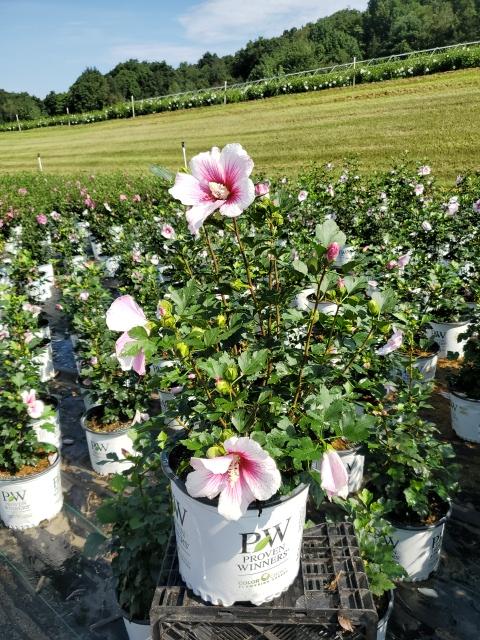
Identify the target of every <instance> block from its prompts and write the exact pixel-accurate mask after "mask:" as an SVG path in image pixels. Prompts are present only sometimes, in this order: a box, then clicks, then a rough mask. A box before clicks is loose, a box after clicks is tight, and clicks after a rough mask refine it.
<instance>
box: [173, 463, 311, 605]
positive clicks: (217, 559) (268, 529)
mask: <svg viewBox="0 0 480 640" xmlns="http://www.w3.org/2000/svg"><path fill="white" fill-rule="evenodd" d="M162 463H163V469H164V472H165V473H166V475H167V476H168V477H169V478H170V480H171V489H172V497H173V506H174V522H175V535H176V539H177V552H178V563H179V571H180V575H181V577H182V580H183V581H184V582H185V584H186V585H187V586H188V587H189V588H190V589H192V590H193V592H194V593H195V594H196V595H198V596H200V597H201V598H202V600H204V601H205V602H211V603H212V604H215V605H223V606H231V605H233V604H234V603H235V602H251V603H253V604H255V605H259V604H262V603H263V602H269V601H270V600H273V599H274V598H276V597H278V596H279V595H280V594H281V593H283V592H284V591H286V590H287V589H288V588H289V587H290V585H291V584H292V583H293V581H294V580H295V578H296V577H297V574H298V569H299V564H300V550H301V544H302V536H303V526H304V524H305V510H306V502H307V496H308V486H305V485H302V486H300V487H298V488H297V489H296V490H295V491H294V492H293V493H291V494H290V496H285V497H282V498H278V499H276V500H273V501H270V502H266V503H264V506H263V507H262V508H261V509H259V508H257V507H255V506H254V504H251V505H250V508H249V509H248V510H247V513H246V514H245V515H244V516H242V517H241V518H240V519H239V520H236V521H231V520H226V519H225V518H224V517H223V516H221V515H220V514H219V513H218V510H217V506H216V505H215V504H214V503H213V502H212V501H207V500H198V499H195V498H192V497H191V496H189V495H188V494H187V492H186V489H185V485H184V483H183V482H182V481H181V480H180V479H179V478H178V477H177V476H176V475H175V474H174V473H173V471H172V469H171V467H170V465H169V463H168V456H167V454H165V455H163V456H162Z"/></svg>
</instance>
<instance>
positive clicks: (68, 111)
mask: <svg viewBox="0 0 480 640" xmlns="http://www.w3.org/2000/svg"><path fill="white" fill-rule="evenodd" d="M67 116H68V126H70V110H69V108H68V107H67Z"/></svg>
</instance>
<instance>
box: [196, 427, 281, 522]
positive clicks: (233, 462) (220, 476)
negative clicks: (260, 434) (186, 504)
mask: <svg viewBox="0 0 480 640" xmlns="http://www.w3.org/2000/svg"><path fill="white" fill-rule="evenodd" d="M223 447H224V449H225V451H226V455H224V456H219V457H217V458H191V460H190V464H191V465H192V467H193V468H194V471H192V472H191V473H189V474H188V476H187V480H186V487H187V491H188V493H189V494H190V495H191V496H192V497H193V498H209V499H210V500H212V499H213V498H215V497H216V496H218V495H219V494H220V498H219V501H218V512H219V513H220V514H221V515H222V516H223V517H224V518H226V519H227V520H238V519H239V518H241V516H242V515H244V514H245V513H246V511H247V508H248V505H249V504H250V503H251V502H253V501H254V500H268V499H269V498H271V497H272V496H273V495H275V493H277V491H278V489H279V488H280V485H281V483H282V479H281V476H280V472H279V470H278V469H277V465H276V464H275V461H274V460H273V458H271V457H270V456H269V455H268V453H267V452H266V451H264V450H263V449H262V447H261V446H260V445H259V444H258V442H255V440H251V439H250V438H237V437H236V436H234V437H232V438H229V439H228V440H225V442H224V443H223Z"/></svg>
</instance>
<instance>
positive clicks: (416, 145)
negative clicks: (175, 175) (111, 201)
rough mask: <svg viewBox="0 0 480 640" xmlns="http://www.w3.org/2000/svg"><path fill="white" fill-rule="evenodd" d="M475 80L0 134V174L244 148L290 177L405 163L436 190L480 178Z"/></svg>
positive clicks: (446, 76) (140, 162)
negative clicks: (352, 160) (324, 166)
mask: <svg viewBox="0 0 480 640" xmlns="http://www.w3.org/2000/svg"><path fill="white" fill-rule="evenodd" d="M479 104H480V70H479V69H469V70H464V71H455V72H450V73H442V74H437V75H431V76H424V77H417V78H410V79H404V80H392V81H387V82H382V83H378V84H370V85H360V86H358V87H357V88H355V89H353V88H345V89H331V90H328V91H323V92H319V93H307V94H297V95H290V96H285V97H279V98H271V99H268V100H265V101H255V102H250V103H241V104H233V105H227V106H215V107H208V108H201V109H194V110H191V111H178V112H172V113H162V114H158V115H152V116H143V117H141V118H136V119H134V120H118V121H108V122H105V123H97V124H91V125H80V126H75V127H54V128H50V129H34V130H31V131H24V132H6V133H0V171H2V172H16V171H36V170H37V161H36V157H37V153H40V154H41V155H42V159H43V164H44V168H45V171H48V172H52V173H78V172H91V171H95V172H108V171H112V170H121V169H125V170H129V171H132V170H134V171H145V170H148V167H149V166H150V165H151V164H152V163H156V164H161V165H164V166H167V167H169V168H171V169H176V168H177V167H178V166H179V165H180V164H181V162H182V156H181V147H180V143H181V141H182V140H185V142H186V144H187V152H188V155H189V156H190V155H193V154H194V153H197V152H199V151H203V150H206V149H208V148H210V147H211V146H213V145H218V146H222V145H223V144H225V143H227V142H240V143H242V144H243V145H244V147H245V148H246V149H247V150H248V152H249V153H250V154H251V155H252V157H253V158H254V160H255V163H256V167H257V169H258V170H259V171H265V172H266V173H269V174H280V173H283V172H286V173H288V174H290V175H291V174H293V173H295V171H296V170H298V169H299V168H301V167H304V166H305V165H308V164H309V163H310V162H312V161H314V160H318V161H320V162H326V161H339V160H341V159H342V158H345V157H357V158H358V160H359V163H360V169H361V170H362V171H367V170H373V169H377V168H378V169H381V168H386V167H388V166H390V165H391V164H392V162H394V161H395V160H397V159H398V158H399V157H400V156H402V154H404V153H408V157H410V158H413V159H419V160H424V159H425V160H428V162H429V163H430V164H432V166H433V167H434V169H435V174H436V175H437V177H439V178H440V179H441V180H442V181H449V182H450V181H451V180H452V179H454V178H455V176H456V175H457V173H459V172H461V171H462V170H465V169H476V168H480V160H479V150H480V108H479Z"/></svg>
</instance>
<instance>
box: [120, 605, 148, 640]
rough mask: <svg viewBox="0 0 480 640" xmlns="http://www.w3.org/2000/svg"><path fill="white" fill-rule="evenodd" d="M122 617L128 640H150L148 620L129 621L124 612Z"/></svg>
mask: <svg viewBox="0 0 480 640" xmlns="http://www.w3.org/2000/svg"><path fill="white" fill-rule="evenodd" d="M122 616H123V622H124V624H125V629H126V631H127V635H128V640H151V637H152V636H151V634H150V622H149V621H148V620H129V618H128V616H127V614H126V613H125V612H124V611H122Z"/></svg>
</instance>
